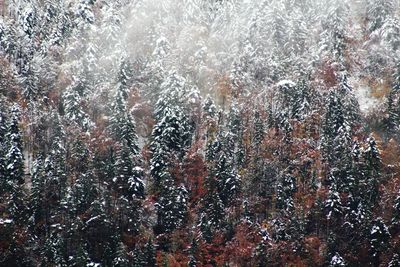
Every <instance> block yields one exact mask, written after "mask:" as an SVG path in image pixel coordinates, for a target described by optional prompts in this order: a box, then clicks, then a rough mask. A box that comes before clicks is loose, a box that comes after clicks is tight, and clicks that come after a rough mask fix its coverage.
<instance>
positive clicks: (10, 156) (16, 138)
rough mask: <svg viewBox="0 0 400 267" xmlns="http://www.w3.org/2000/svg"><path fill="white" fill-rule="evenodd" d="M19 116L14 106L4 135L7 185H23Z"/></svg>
mask: <svg viewBox="0 0 400 267" xmlns="http://www.w3.org/2000/svg"><path fill="white" fill-rule="evenodd" d="M19 116H20V110H19V107H18V106H16V105H14V106H13V107H12V109H11V118H10V122H9V124H8V127H7V134H6V140H7V150H6V151H7V154H6V156H5V157H6V173H7V178H6V179H7V182H8V183H9V185H11V183H16V184H23V183H24V156H23V151H22V137H21V132H20V128H19Z"/></svg>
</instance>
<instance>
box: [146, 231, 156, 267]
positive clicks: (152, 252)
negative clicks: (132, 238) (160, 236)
mask: <svg viewBox="0 0 400 267" xmlns="http://www.w3.org/2000/svg"><path fill="white" fill-rule="evenodd" d="M143 254H144V255H143V257H144V262H145V264H144V266H146V267H150V266H156V249H155V247H154V244H153V240H152V239H151V238H149V240H148V241H147V243H146V245H145V246H144V253H143Z"/></svg>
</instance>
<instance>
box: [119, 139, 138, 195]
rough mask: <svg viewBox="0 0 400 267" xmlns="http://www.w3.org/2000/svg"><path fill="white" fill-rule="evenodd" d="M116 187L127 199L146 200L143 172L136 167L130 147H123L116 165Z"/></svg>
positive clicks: (120, 149)
mask: <svg viewBox="0 0 400 267" xmlns="http://www.w3.org/2000/svg"><path fill="white" fill-rule="evenodd" d="M114 170H115V177H114V179H113V182H114V185H115V186H116V189H117V191H118V192H120V193H121V194H122V195H123V196H124V197H125V198H127V199H142V198H144V183H143V176H144V174H143V170H142V169H141V168H140V167H138V166H135V164H134V161H133V155H132V153H131V151H130V149H129V148H128V146H124V145H123V146H121V147H120V148H119V151H117V154H116V161H115V164H114Z"/></svg>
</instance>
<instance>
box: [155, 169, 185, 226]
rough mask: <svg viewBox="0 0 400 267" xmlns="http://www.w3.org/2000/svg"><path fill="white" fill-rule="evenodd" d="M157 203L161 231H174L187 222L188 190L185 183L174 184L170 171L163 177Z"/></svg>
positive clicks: (158, 223) (158, 222)
mask: <svg viewBox="0 0 400 267" xmlns="http://www.w3.org/2000/svg"><path fill="white" fill-rule="evenodd" d="M156 205H157V206H156V207H157V225H158V227H159V229H160V232H162V233H164V232H167V233H168V232H172V231H173V230H175V229H176V228H178V227H180V226H182V225H183V224H184V223H185V222H186V218H187V191H186V189H185V187H184V186H183V185H181V186H179V187H178V186H176V185H174V183H173V180H172V177H171V176H170V175H169V174H168V173H166V174H165V177H163V188H162V190H161V192H160V197H159V199H158V202H157V204H156Z"/></svg>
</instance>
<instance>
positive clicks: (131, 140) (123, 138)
mask: <svg viewBox="0 0 400 267" xmlns="http://www.w3.org/2000/svg"><path fill="white" fill-rule="evenodd" d="M130 75H131V70H130V67H129V63H127V62H126V61H123V63H122V65H121V69H120V73H119V75H118V84H117V90H116V95H115V100H114V102H113V103H112V105H111V110H112V112H111V118H110V128H111V131H112V133H113V135H114V136H115V138H116V140H117V141H119V142H126V144H127V146H128V147H129V148H130V149H131V151H132V153H133V154H138V153H139V146H138V136H137V134H136V129H135V124H134V121H133V118H132V116H131V115H130V114H129V112H128V110H127V103H126V101H127V98H128V93H129V84H130V79H131V77H130Z"/></svg>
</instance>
